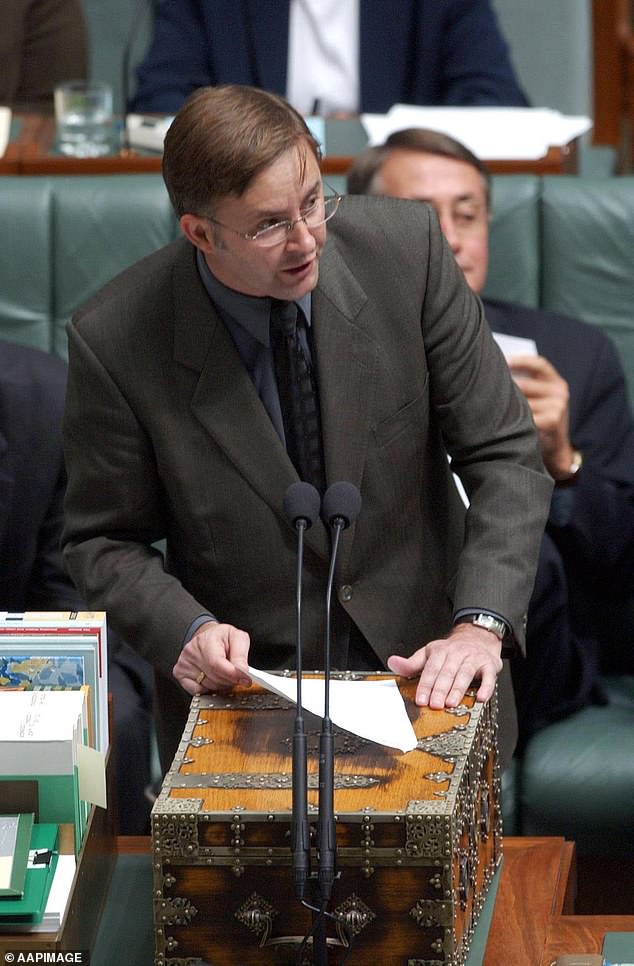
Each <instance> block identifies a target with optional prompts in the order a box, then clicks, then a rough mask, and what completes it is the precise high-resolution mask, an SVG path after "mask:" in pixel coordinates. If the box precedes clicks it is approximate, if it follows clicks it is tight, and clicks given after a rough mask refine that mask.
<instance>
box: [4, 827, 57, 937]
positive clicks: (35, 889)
mask: <svg viewBox="0 0 634 966" xmlns="http://www.w3.org/2000/svg"><path fill="white" fill-rule="evenodd" d="M57 834H58V828H57V825H54V824H52V823H50V824H49V823H45V824H40V825H37V824H36V825H33V829H32V832H31V844H30V849H29V861H28V864H27V869H26V877H25V883H24V894H23V896H22V898H19V899H18V898H15V897H13V896H6V897H2V898H0V926H7V925H11V924H13V925H19V924H24V923H37V922H41V920H42V916H43V915H44V909H45V908H46V900H47V899H48V894H49V892H50V888H51V883H52V882H53V876H54V874H55V866H56V865H57V854H58V853H57Z"/></svg>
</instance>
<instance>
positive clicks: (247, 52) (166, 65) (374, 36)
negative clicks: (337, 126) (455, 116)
mask: <svg viewBox="0 0 634 966" xmlns="http://www.w3.org/2000/svg"><path fill="white" fill-rule="evenodd" d="M137 81H138V84H137V91H136V96H135V97H134V99H133V102H132V109H133V110H136V111H164V112H166V113H173V112H174V111H177V110H178V108H179V107H180V106H181V105H182V103H183V102H184V100H185V98H186V97H187V96H188V95H189V94H191V93H192V91H194V90H195V89H196V88H198V87H204V86H207V85H212V84H227V83H234V84H251V85H253V86H256V87H262V88H265V89H266V90H270V91H274V92H275V93H277V94H282V95H284V96H285V97H286V98H287V99H288V100H289V101H290V103H291V104H293V106H294V107H296V108H297V110H299V111H300V113H303V114H309V113H311V112H312V113H323V114H330V113H333V112H341V111H344V112H347V113H358V112H359V111H374V112H379V113H381V112H385V111H387V110H389V108H390V107H391V106H392V105H393V104H396V103H406V104H446V105H474V104H478V105H487V104H488V105H496V104H502V105H512V106H524V105H526V103H527V101H526V96H525V94H524V92H523V91H522V90H521V88H520V85H519V83H518V81H517V78H516V77H515V73H514V71H513V66H512V64H511V60H510V57H509V52H508V47H507V44H506V41H505V40H504V38H503V36H502V34H501V32H500V28H499V25H498V21H497V18H496V15H495V12H494V10H493V8H492V7H491V4H490V0H442V2H440V3H439V2H438V0H242V2H240V3H235V4H228V3H226V2H225V0H163V2H162V3H161V4H160V5H159V7H158V10H157V12H156V23H155V30H154V39H153V42H152V45H151V47H150V50H149V52H148V54H147V56H146V58H145V60H144V62H143V63H142V64H141V66H140V67H139V69H138V72H137Z"/></svg>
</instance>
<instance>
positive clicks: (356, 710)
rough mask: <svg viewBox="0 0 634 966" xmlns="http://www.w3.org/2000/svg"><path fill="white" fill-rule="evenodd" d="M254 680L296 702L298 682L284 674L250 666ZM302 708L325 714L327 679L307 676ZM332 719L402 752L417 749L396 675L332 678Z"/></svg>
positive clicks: (362, 736)
mask: <svg viewBox="0 0 634 966" xmlns="http://www.w3.org/2000/svg"><path fill="white" fill-rule="evenodd" d="M249 674H250V675H251V677H252V679H253V680H254V681H255V682H256V683H257V684H261V685H262V686H263V687H265V688H266V689H267V691H273V693H274V694H279V695H280V696H281V697H283V698H286V699H287V700H288V701H292V702H293V704H295V703H296V699H297V681H296V680H295V678H287V677H281V676H280V675H279V674H271V673H270V672H269V671H258V670H257V669H256V668H254V667H249ZM302 707H303V708H304V709H305V710H306V711H310V712H312V714H316V715H317V716H318V717H320V718H323V716H324V681H323V678H303V680H302ZM330 720H331V721H332V722H333V724H336V725H338V727H339V728H344V729H345V730H346V731H350V732H352V734H354V735H359V737H360V738H367V739H368V740H369V741H376V742H377V744H379V745H389V747H390V748H399V749H400V750H401V751H412V750H413V749H414V748H416V745H417V738H416V735H415V734H414V729H413V728H412V723H411V721H410V720H409V717H408V714H407V711H406V710H405V704H404V702H403V698H402V697H401V692H400V691H399V689H398V687H397V684H396V681H395V680H394V679H393V678H386V679H385V680H377V681H340V680H338V679H331V681H330Z"/></svg>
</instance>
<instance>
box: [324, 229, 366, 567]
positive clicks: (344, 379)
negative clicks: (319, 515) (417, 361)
mask: <svg viewBox="0 0 634 966" xmlns="http://www.w3.org/2000/svg"><path fill="white" fill-rule="evenodd" d="M366 303H367V296H366V294H365V292H364V290H363V289H362V288H361V286H360V285H359V283H358V282H357V280H356V279H355V277H354V276H353V275H352V273H351V272H350V271H349V269H348V267H347V265H346V264H345V263H344V262H343V260H342V259H341V257H340V255H339V254H338V252H337V249H336V245H335V243H334V241H332V239H329V241H328V243H327V245H326V247H325V248H324V251H323V254H322V257H321V268H320V281H319V283H318V285H317V288H316V289H315V291H314V292H313V296H312V318H313V326H314V340H315V346H316V355H317V366H318V380H319V387H320V407H321V422H322V431H323V436H324V458H325V462H326V477H327V479H328V482H329V483H334V482H336V481H337V480H346V481H348V482H350V483H354V484H355V486H358V487H360V486H361V480H362V477H363V470H364V463H365V454H366V441H367V439H368V434H369V430H370V422H371V417H372V411H373V406H374V395H373V390H372V387H373V386H374V385H375V378H374V372H375V368H376V365H377V345H376V343H375V342H374V341H373V339H372V338H371V337H370V336H369V335H368V334H367V331H366V330H364V328H363V327H361V326H360V325H359V323H358V320H357V317H358V315H359V312H360V311H361V309H362V308H363V307H364V306H365V305H366ZM309 533H310V531H309ZM353 535H354V526H353V527H352V528H351V529H350V531H348V535H347V538H346V541H345V545H344V546H342V564H344V565H345V560H346V554H347V552H349V549H350V547H351V544H352V538H353Z"/></svg>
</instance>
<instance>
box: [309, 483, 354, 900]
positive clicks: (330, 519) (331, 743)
mask: <svg viewBox="0 0 634 966" xmlns="http://www.w3.org/2000/svg"><path fill="white" fill-rule="evenodd" d="M360 511H361V494H360V493H359V491H358V489H357V488H356V486H355V485H354V484H353V483H346V482H344V481H340V482H338V483H333V484H332V486H330V487H328V489H327V490H326V493H325V495H324V502H323V517H324V520H325V522H326V524H327V525H328V526H329V527H330V529H331V531H332V535H333V540H332V550H331V554H330V571H329V574H328V584H327V587H326V642H325V649H324V717H323V719H322V725H321V734H320V736H319V816H318V821H317V855H318V863H319V867H318V881H319V894H320V897H321V901H322V905H323V906H325V905H326V903H327V902H328V900H329V899H330V894H331V892H332V884H333V882H334V880H335V875H336V865H337V832H336V828H335V776H334V772H335V739H334V734H333V730H332V721H331V720H330V670H331V668H330V664H331V658H330V604H331V599H332V585H333V582H334V575H335V564H336V561H337V554H338V552H339V538H340V536H341V533H342V531H343V530H345V529H346V528H347V527H349V526H350V524H351V523H354V521H355V520H356V519H357V517H358V515H359V513H360Z"/></svg>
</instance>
